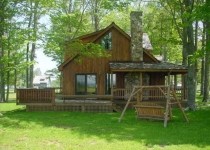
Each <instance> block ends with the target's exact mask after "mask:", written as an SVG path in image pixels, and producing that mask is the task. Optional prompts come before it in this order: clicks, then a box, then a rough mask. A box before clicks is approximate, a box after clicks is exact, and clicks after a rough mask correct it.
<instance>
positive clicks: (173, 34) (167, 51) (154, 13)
mask: <svg viewBox="0 0 210 150" xmlns="http://www.w3.org/2000/svg"><path fill="white" fill-rule="evenodd" d="M143 12H144V18H143V23H144V24H143V25H144V32H146V33H148V35H149V37H150V40H151V44H152V46H153V53H154V54H155V55H161V56H163V57H165V58H164V59H165V61H170V62H176V63H177V62H179V63H181V62H182V46H181V38H180V36H179V34H178V32H177V30H176V26H175V24H174V21H173V17H172V16H171V15H170V14H169V13H168V11H167V10H166V9H165V8H164V7H162V6H159V5H156V4H154V3H149V4H148V5H147V7H146V8H145V9H144V10H143Z"/></svg>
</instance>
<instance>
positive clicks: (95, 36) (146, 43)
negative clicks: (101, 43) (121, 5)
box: [58, 22, 159, 71]
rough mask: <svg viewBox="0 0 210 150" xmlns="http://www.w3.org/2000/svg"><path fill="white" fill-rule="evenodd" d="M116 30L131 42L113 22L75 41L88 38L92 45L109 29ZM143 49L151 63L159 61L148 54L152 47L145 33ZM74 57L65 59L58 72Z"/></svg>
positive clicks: (128, 36)
mask: <svg viewBox="0 0 210 150" xmlns="http://www.w3.org/2000/svg"><path fill="white" fill-rule="evenodd" d="M113 28H114V29H116V30H117V31H118V32H120V33H121V34H122V35H123V36H125V37H126V38H127V39H128V40H131V37H130V35H128V34H127V33H126V32H125V31H123V30H122V29H121V28H120V27H119V26H118V25H116V24H115V23H114V22H112V23H111V24H110V25H109V26H107V27H106V28H104V29H101V30H99V31H95V32H92V33H89V34H85V35H82V36H79V37H77V38H76V39H80V40H83V39H85V38H88V37H91V36H92V37H93V38H92V39H91V40H90V41H88V42H92V43H94V42H95V41H96V40H97V39H99V38H100V37H102V36H103V35H104V34H106V33H107V32H108V31H110V30H111V29H113ZM142 43H143V45H142V46H143V48H144V53H145V54H146V55H148V56H149V57H150V58H151V59H152V60H153V61H155V62H159V60H158V59H157V58H155V57H154V56H153V55H152V54H151V53H150V52H148V50H151V49H152V46H151V43H150V41H149V37H148V35H147V34H146V33H143V42H142ZM75 57H77V56H73V57H70V58H68V59H66V60H65V61H64V62H63V63H62V64H61V65H60V66H59V67H58V69H59V70H60V71H62V70H63V68H64V67H65V66H66V65H67V64H68V63H69V62H71V61H72V60H73V59H74V58H75Z"/></svg>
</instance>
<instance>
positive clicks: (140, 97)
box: [137, 72, 144, 104]
mask: <svg viewBox="0 0 210 150" xmlns="http://www.w3.org/2000/svg"><path fill="white" fill-rule="evenodd" d="M142 77H143V75H142V72H140V73H139V86H140V87H141V86H142V85H143V84H142V81H143V80H142ZM143 90H144V89H142V92H141V93H139V92H138V94H137V104H139V103H140V101H142V94H143Z"/></svg>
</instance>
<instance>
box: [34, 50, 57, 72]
mask: <svg viewBox="0 0 210 150" xmlns="http://www.w3.org/2000/svg"><path fill="white" fill-rule="evenodd" d="M35 61H36V62H37V63H36V64H35V65H34V66H35V67H34V69H37V68H40V70H41V72H42V75H44V73H45V72H46V71H47V70H51V69H53V68H57V66H56V63H55V62H54V61H52V59H51V58H50V57H47V56H46V55H45V54H44V53H43V50H42V49H38V50H37V51H36V59H35Z"/></svg>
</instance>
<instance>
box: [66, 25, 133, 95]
mask: <svg viewBox="0 0 210 150" xmlns="http://www.w3.org/2000/svg"><path fill="white" fill-rule="evenodd" d="M111 32H112V50H108V51H107V52H108V53H110V54H111V57H109V58H85V59H83V60H82V62H81V63H78V62H76V60H73V61H71V62H70V63H68V64H67V65H66V66H65V67H64V68H63V94H65V95H74V94H75V75H76V74H92V73H94V74H96V75H97V94H105V75H106V73H110V70H109V61H130V58H131V56H130V41H129V39H127V38H126V37H125V36H123V35H122V34H121V33H120V32H119V31H117V30H116V29H114V28H113V29H112V30H111ZM105 34H106V33H105ZM99 41H100V39H99V40H97V41H96V43H97V42H99Z"/></svg>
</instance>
